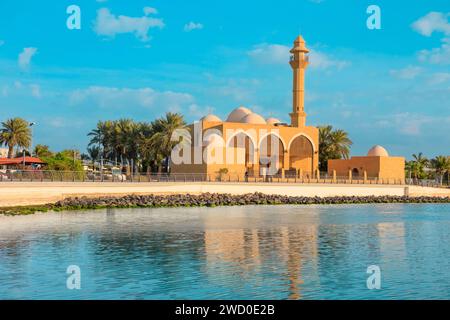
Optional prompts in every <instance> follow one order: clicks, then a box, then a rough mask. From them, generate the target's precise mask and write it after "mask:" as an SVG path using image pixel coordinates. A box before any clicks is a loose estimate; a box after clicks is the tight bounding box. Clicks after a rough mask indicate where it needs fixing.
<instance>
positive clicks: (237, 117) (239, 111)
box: [227, 107, 252, 122]
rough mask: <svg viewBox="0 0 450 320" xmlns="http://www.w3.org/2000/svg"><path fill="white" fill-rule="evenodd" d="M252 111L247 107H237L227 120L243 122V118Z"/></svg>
mask: <svg viewBox="0 0 450 320" xmlns="http://www.w3.org/2000/svg"><path fill="white" fill-rule="evenodd" d="M250 113H252V111H251V110H249V109H247V108H245V107H239V108H236V109H234V110H233V111H231V113H230V114H229V115H228V118H227V122H241V120H242V118H244V117H245V116H246V115H248V114H250Z"/></svg>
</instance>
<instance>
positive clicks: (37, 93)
mask: <svg viewBox="0 0 450 320" xmlns="http://www.w3.org/2000/svg"><path fill="white" fill-rule="evenodd" d="M30 89H31V95H32V96H33V97H35V98H40V97H41V87H40V86H39V85H38V84H30Z"/></svg>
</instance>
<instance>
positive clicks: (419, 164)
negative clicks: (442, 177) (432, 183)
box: [409, 152, 429, 179]
mask: <svg viewBox="0 0 450 320" xmlns="http://www.w3.org/2000/svg"><path fill="white" fill-rule="evenodd" d="M412 156H413V160H412V163H411V164H410V165H409V167H410V168H411V174H412V176H413V178H415V179H424V178H425V177H426V173H425V168H426V167H427V165H428V163H429V161H428V159H427V158H426V157H425V156H424V155H423V153H422V152H419V153H418V154H413V155H412Z"/></svg>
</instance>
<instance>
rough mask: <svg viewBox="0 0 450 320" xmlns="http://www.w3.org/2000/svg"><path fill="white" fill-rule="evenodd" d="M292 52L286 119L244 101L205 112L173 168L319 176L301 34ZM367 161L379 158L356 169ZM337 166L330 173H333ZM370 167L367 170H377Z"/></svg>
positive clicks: (236, 175)
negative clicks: (224, 112) (224, 110)
mask: <svg viewBox="0 0 450 320" xmlns="http://www.w3.org/2000/svg"><path fill="white" fill-rule="evenodd" d="M290 53H291V57H290V61H289V64H290V66H291V68H292V71H293V88H292V112H291V113H290V114H289V116H290V120H291V121H290V124H287V123H283V122H282V121H280V120H279V119H276V118H267V119H264V117H262V116H261V115H259V114H257V113H254V112H252V110H250V109H248V108H245V107H243V106H241V107H238V108H236V109H234V110H233V111H231V113H230V114H229V115H228V117H227V119H226V120H225V121H223V120H222V119H220V118H219V117H217V116H215V115H212V114H209V115H207V116H205V117H203V118H202V119H201V120H200V121H199V122H197V123H194V124H191V125H189V126H188V131H189V136H190V139H188V142H187V143H188V147H187V148H185V149H183V150H181V151H178V152H179V157H178V158H182V159H183V161H176V159H174V158H176V157H172V158H171V172H172V173H175V174H176V173H184V174H186V173H190V174H202V175H203V176H207V177H208V178H209V179H211V180H216V179H217V178H216V177H217V176H218V174H220V173H226V175H227V176H228V177H229V179H230V180H231V179H233V180H241V179H242V180H244V179H247V178H254V179H255V181H256V180H257V179H261V178H263V179H265V178H266V177H267V176H270V177H278V178H285V177H295V178H300V179H303V178H306V179H311V178H314V177H319V176H320V173H319V171H318V162H319V159H318V158H319V152H318V148H319V130H318V128H316V127H314V126H308V125H307V124H306V113H305V71H306V68H307V67H308V64H309V56H308V53H309V50H308V48H307V47H306V43H305V40H304V39H303V38H302V37H301V36H298V37H297V38H296V39H295V41H294V46H293V48H292V49H291V50H290ZM185 142H186V141H185ZM362 158H365V157H362ZM353 159H354V158H352V159H351V160H348V161H352V160H353ZM360 160H361V159H360ZM333 161H337V162H334V163H333V166H334V167H335V169H337V170H339V174H341V173H342V172H344V171H345V172H346V173H348V172H349V171H348V170H350V171H352V168H349V163H343V164H340V163H339V162H338V161H340V160H333ZM342 161H343V160H342ZM353 161H356V160H353ZM371 161H377V160H376V157H371V158H370V159H366V161H365V162H364V161H363V162H364V163H365V164H364V166H363V165H362V164H360V163H359V162H358V163H357V166H358V167H357V168H358V169H357V170H362V169H364V168H365V167H367V163H369V167H371V168H372V167H374V168H375V167H376V166H372V165H371V164H370V163H371ZM390 164H392V163H391V162H390ZM334 167H333V168H334ZM335 169H332V171H331V173H332V174H334V175H335V176H336V171H334V170H335ZM374 170H375V169H374ZM374 170H372V171H374ZM372 171H370V174H374V175H377V174H378V173H377V172H372ZM394 171H396V172H397V171H398V170H394ZM401 171H402V173H401V174H403V177H404V172H403V170H401ZM352 172H353V173H355V171H352ZM396 174H398V172H397V173H396ZM361 175H362V172H361ZM242 180H241V181H242Z"/></svg>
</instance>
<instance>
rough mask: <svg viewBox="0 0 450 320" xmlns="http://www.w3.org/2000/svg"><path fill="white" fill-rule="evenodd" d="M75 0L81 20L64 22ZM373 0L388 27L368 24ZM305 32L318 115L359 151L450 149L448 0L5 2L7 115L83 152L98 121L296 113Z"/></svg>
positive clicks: (3, 107) (311, 96)
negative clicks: (239, 110)
mask: <svg viewBox="0 0 450 320" xmlns="http://www.w3.org/2000/svg"><path fill="white" fill-rule="evenodd" d="M70 5H77V6H78V7H79V8H80V14H81V18H80V21H81V25H80V27H81V29H69V28H68V27H67V19H68V18H69V16H70V14H67V13H66V10H67V8H68V7H69V6H70ZM370 5H377V6H378V7H379V8H380V21H381V29H369V28H368V27H367V19H368V18H369V16H370V15H371V13H369V14H368V13H367V8H368V7H369V6H370ZM298 34H302V36H303V37H304V39H305V40H306V42H307V46H308V47H309V48H310V49H311V53H310V60H311V64H310V66H309V67H308V69H307V72H306V100H305V111H306V113H307V114H308V117H307V124H308V125H314V126H316V125H325V124H330V125H333V127H335V128H340V129H344V130H345V131H347V132H348V133H349V135H350V138H351V139H352V140H353V146H352V152H351V154H352V155H364V154H366V152H367V150H368V149H369V148H370V147H372V146H373V145H375V144H379V145H382V146H384V147H385V148H386V149H387V150H388V151H389V153H390V154H391V155H398V156H405V157H406V158H411V154H413V153H418V152H423V153H424V154H426V155H427V156H428V157H434V156H436V155H440V154H446V155H448V154H450V152H449V151H450V134H449V132H450V130H449V128H450V4H449V2H448V0H428V1H419V0H414V1H408V2H406V1H399V0H398V1H392V0H371V1H364V0H345V1H344V0H293V1H291V0H278V1H272V0H259V1H258V2H257V3H256V2H255V1H242V0H241V1H236V0H227V1H223V0H214V1H206V0H171V1H167V0H166V1H163V0H133V1H125V0H70V1H66V0H58V1H52V0H40V1H32V0H29V1H24V0H2V1H1V2H0V121H4V120H6V119H7V118H11V117H23V118H25V119H26V120H28V121H32V122H35V123H36V125H35V126H34V127H33V128H34V129H33V143H34V144H36V143H40V144H47V145H49V146H50V147H51V149H53V150H62V149H65V148H78V149H80V150H82V151H84V150H85V149H86V146H87V143H88V141H89V138H88V137H87V133H88V132H89V131H90V130H91V129H93V128H94V127H95V125H96V123H97V121H98V120H109V119H111V120H114V119H119V118H131V119H134V120H136V121H152V120H153V119H155V118H156V117H160V116H162V115H163V114H164V113H165V112H167V111H172V112H181V113H182V114H184V115H185V117H186V120H187V121H188V122H191V121H194V120H198V119H199V118H200V117H202V116H204V115H206V114H208V113H213V114H216V115H217V116H219V117H221V118H222V119H226V117H227V114H228V113H229V112H231V110H232V109H234V108H236V107H238V106H240V105H244V106H246V107H248V108H250V109H252V110H253V111H254V112H257V113H259V114H261V115H263V116H264V117H269V116H273V117H277V118H279V119H281V120H283V121H285V122H289V116H288V113H289V112H291V108H292V105H291V104H292V102H291V101H292V98H291V96H292V70H291V68H290V66H289V64H288V61H289V48H290V47H292V43H293V41H294V39H295V38H296V36H297V35H298Z"/></svg>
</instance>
